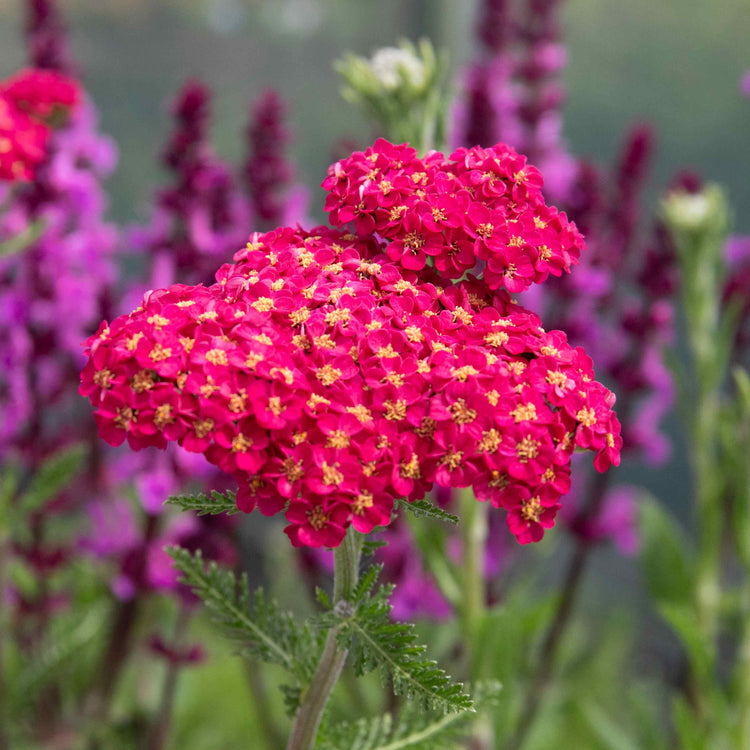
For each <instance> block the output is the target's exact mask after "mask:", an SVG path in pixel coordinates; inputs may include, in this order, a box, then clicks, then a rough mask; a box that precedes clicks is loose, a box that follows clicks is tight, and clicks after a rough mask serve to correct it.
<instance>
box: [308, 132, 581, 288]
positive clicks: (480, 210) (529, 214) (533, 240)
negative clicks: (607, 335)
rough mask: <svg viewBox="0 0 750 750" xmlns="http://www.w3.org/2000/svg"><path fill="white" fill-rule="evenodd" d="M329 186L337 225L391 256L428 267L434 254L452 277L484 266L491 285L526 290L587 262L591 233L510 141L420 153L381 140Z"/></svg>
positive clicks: (332, 172) (336, 173) (338, 168)
mask: <svg viewBox="0 0 750 750" xmlns="http://www.w3.org/2000/svg"><path fill="white" fill-rule="evenodd" d="M323 187H324V188H326V189H327V190H328V191H329V195H328V198H327V199H326V210H327V211H329V212H330V219H331V222H332V223H333V224H336V225H342V224H346V223H348V222H353V223H354V227H355V229H356V231H357V233H358V234H359V235H360V236H369V235H375V234H377V235H378V236H379V237H382V238H384V239H386V240H389V244H388V246H387V248H386V252H387V254H388V257H389V258H390V259H391V260H392V261H395V262H397V263H399V264H400V265H402V266H403V267H404V268H405V269H409V270H414V271H419V270H421V269H422V268H424V267H425V265H426V264H427V259H428V258H431V259H432V263H434V267H435V269H436V270H437V271H438V273H439V275H440V276H441V277H442V278H444V279H457V278H460V277H461V276H463V274H464V273H466V272H467V271H469V270H472V269H475V268H477V267H478V265H479V266H483V271H482V275H483V279H484V281H485V282H486V284H487V285H488V287H489V288H490V289H498V288H500V287H504V288H505V289H507V290H508V291H509V292H520V291H522V290H524V289H526V288H527V287H529V286H530V285H531V284H532V283H534V282H536V283H539V282H542V281H544V280H545V279H546V278H547V276H548V275H549V274H550V273H552V274H553V275H555V276H559V275H560V274H561V273H562V272H563V271H566V272H568V271H570V267H571V265H573V264H575V263H577V262H578V257H579V255H580V253H581V250H582V248H583V238H582V237H581V235H580V233H579V232H578V230H577V229H576V228H575V225H574V224H572V223H571V222H569V221H568V219H567V217H566V216H565V214H564V213H559V212H558V211H557V209H555V208H554V207H550V206H547V205H546V204H545V202H544V198H543V197H542V192H541V187H542V176H541V174H540V173H539V172H538V170H537V169H535V168H534V167H532V166H530V165H528V164H527V163H526V159H525V157H523V156H521V155H520V154H518V153H517V152H516V151H515V150H513V149H512V148H510V147H509V146H505V145H504V144H499V145H497V146H494V147H493V148H489V149H481V148H472V149H465V148H462V149H458V150H457V151H455V152H454V153H453V154H451V156H450V157H449V159H446V158H445V157H444V156H443V154H441V153H439V152H434V151H433V152H430V153H429V154H428V155H427V156H426V157H425V158H423V159H420V158H418V156H417V152H416V150H415V149H413V148H410V147H409V146H406V145H403V146H393V145H391V144H390V143H388V142H387V141H384V140H382V139H380V140H378V141H377V142H376V143H375V145H374V146H373V147H372V148H369V149H367V151H365V152H356V153H354V154H353V155H352V156H351V157H350V158H348V159H345V160H343V161H339V162H337V163H336V164H334V165H333V166H332V167H331V168H330V169H329V173H328V178H327V179H326V180H325V182H324V183H323Z"/></svg>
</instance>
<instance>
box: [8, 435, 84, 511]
mask: <svg viewBox="0 0 750 750" xmlns="http://www.w3.org/2000/svg"><path fill="white" fill-rule="evenodd" d="M87 452H88V450H87V447H86V445H85V444H83V443H78V444H77V445H72V446H69V447H67V448H63V449H62V450H60V451H58V452H57V453H54V454H53V455H51V456H50V457H49V458H48V459H47V460H46V461H45V462H44V463H43V464H42V465H41V467H40V468H39V471H37V473H36V475H35V476H34V477H33V478H32V479H31V482H30V483H29V486H28V487H27V488H26V491H25V492H24V493H23V494H22V495H21V497H20V498H19V499H18V503H17V504H16V508H15V509H16V510H17V511H18V512H19V514H21V515H24V516H25V515H27V514H28V513H32V512H33V511H35V510H37V509H38V508H40V507H41V506H42V505H44V503H46V502H47V501H48V500H51V499H52V498H53V497H55V495H57V494H58V493H59V492H61V491H62V490H63V489H64V488H65V486H66V485H67V484H68V483H69V482H70V481H71V480H72V479H73V478H74V477H75V476H76V474H78V473H79V472H80V470H81V464H82V463H83V460H84V458H86V454H87Z"/></svg>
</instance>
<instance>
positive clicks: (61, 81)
mask: <svg viewBox="0 0 750 750" xmlns="http://www.w3.org/2000/svg"><path fill="white" fill-rule="evenodd" d="M79 99H80V91H79V89H78V84H77V83H75V82H74V81H73V80H71V79H69V78H67V77H66V76H63V75H61V74H60V73H57V72H54V71H49V70H32V69H30V70H23V71H21V72H19V73H16V74H15V75H14V76H13V77H11V78H9V79H6V80H5V81H2V82H0V181H10V182H16V181H19V180H31V179H32V178H33V177H34V172H35V171H36V168H37V167H38V166H39V165H40V164H41V163H42V162H43V161H44V160H45V159H46V158H47V149H48V145H49V140H50V137H51V135H52V127H51V122H52V121H53V120H54V118H55V116H56V115H59V114H63V115H65V114H67V112H68V111H70V110H71V109H73V108H74V107H75V106H76V104H77V103H78V101H79Z"/></svg>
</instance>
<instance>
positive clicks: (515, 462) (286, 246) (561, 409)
mask: <svg viewBox="0 0 750 750" xmlns="http://www.w3.org/2000/svg"><path fill="white" fill-rule="evenodd" d="M390 148H391V149H398V148H401V149H404V148H406V147H390ZM355 157H356V155H355ZM353 158H354V157H353ZM365 158H367V157H366V156H365ZM414 158H415V157H414ZM513 158H516V157H513ZM518 158H519V159H520V157H518ZM434 160H435V161H437V157H434ZM524 166H525V165H524ZM517 168H518V169H522V168H523V167H521V166H518V167H517ZM333 169H334V170H335V167H334V168H333ZM529 174H532V175H533V173H531V172H529ZM394 179H396V178H395V177H394ZM419 179H420V180H422V179H423V178H421V177H420V178H419ZM432 179H434V180H435V181H438V182H440V181H442V178H441V177H440V175H439V174H438V173H437V172H433V174H432ZM408 180H409V182H410V183H411V184H415V183H414V180H413V179H412V178H410V177H409V178H408ZM397 181H398V180H397ZM523 182H524V181H520V182H516V183H514V184H515V186H516V190H515V195H516V196H517V198H516V200H517V201H519V202H520V201H521V200H522V199H523V196H526V195H527V194H528V193H529V187H528V186H526V185H524V184H522V183H523ZM532 182H533V178H530V182H529V185H531V184H532ZM423 185H424V187H425V188H427V189H430V188H432V182H431V181H430V177H428V176H425V178H424V182H423ZM484 187H485V188H486V189H487V190H488V191H489V190H491V189H492V185H491V184H488V185H485V186H484ZM496 189H500V188H499V187H497V186H496ZM512 190H513V189H512V188H511V191H512ZM435 200H438V197H436V198H435ZM483 208H486V206H484V204H482V203H479V205H478V206H475V207H474V210H475V212H481V210H482V209H483ZM547 210H548V211H551V209H547ZM407 218H408V217H403V221H404V222H405V221H406V219H407ZM480 218H481V217H480ZM368 226H369V227H370V231H366V232H361V233H359V234H358V235H355V234H352V233H349V232H347V231H345V230H336V229H329V228H326V227H317V228H315V229H313V230H311V231H309V232H306V231H302V230H300V229H292V228H282V229H278V230H275V231H273V232H269V233H267V234H263V235H260V234H254V235H252V236H251V238H250V242H249V243H248V245H247V248H246V249H244V250H242V251H240V252H238V253H237V254H236V255H235V258H234V261H235V262H234V263H233V264H228V265H225V266H223V267H222V268H221V269H220V270H219V272H218V273H217V276H216V283H215V284H213V285H212V286H210V287H203V286H182V285H175V286H172V287H170V288H169V289H164V290H159V291H155V292H151V293H149V294H147V295H146V297H145V298H144V301H143V304H142V306H141V307H139V308H138V309H137V310H136V311H134V312H133V313H131V314H130V315H125V316H121V317H119V318H117V319H116V320H115V321H113V322H112V324H111V325H107V324H102V326H101V327H100V329H99V331H98V332H97V334H96V335H94V336H93V337H91V339H89V341H88V347H89V349H88V352H89V355H90V359H89V363H88V364H87V366H86V368H85V370H84V372H83V382H82V385H81V393H82V394H83V395H86V396H88V397H89V398H90V399H91V401H92V404H93V405H94V406H95V407H96V411H97V421H98V425H99V431H100V434H101V435H102V437H103V438H104V439H105V440H107V441H108V442H110V443H111V444H113V445H117V444H120V443H122V442H123V441H124V440H126V439H127V441H128V443H129V445H130V446H131V447H132V448H134V449H139V448H142V447H145V446H149V445H155V446H157V447H165V446H166V444H167V442H169V441H176V442H178V443H179V444H180V445H182V446H183V447H184V448H186V449H187V450H190V451H195V452H200V453H204V454H205V456H206V457H207V458H208V460H209V461H210V462H212V463H214V464H215V465H217V466H219V467H220V468H221V469H222V470H223V471H225V472H227V473H228V474H230V475H231V476H232V477H233V478H234V479H235V480H236V482H237V484H238V486H239V492H238V495H237V502H238V506H239V507H240V509H241V510H244V511H247V512H249V511H252V510H254V509H255V508H259V509H260V511H261V512H262V513H264V514H267V515H271V514H275V513H278V512H284V513H285V514H286V518H287V520H288V522H289V525H288V526H287V528H286V532H287V534H288V535H289V537H290V539H291V541H292V543H293V544H294V545H295V546H303V545H306V546H312V547H319V546H329V547H332V546H337V545H338V544H339V543H340V542H341V540H342V538H343V536H344V533H345V531H346V528H347V527H348V526H350V525H353V526H354V527H355V528H356V529H357V530H358V531H360V532H363V533H366V532H369V531H370V530H372V529H373V528H374V527H375V526H379V525H385V524H387V523H388V522H389V521H390V518H391V515H392V511H393V505H394V500H395V499H397V498H402V497H405V498H406V499H407V500H414V499H417V498H421V497H423V496H424V494H425V493H426V492H427V491H428V490H429V489H430V487H431V486H432V485H433V484H434V483H437V484H438V485H440V486H443V487H468V486H473V487H474V489H475V491H476V494H477V497H478V498H479V499H480V500H482V501H491V502H492V503H493V505H495V506H496V507H498V508H505V509H506V510H507V511H508V523H509V526H510V528H511V530H512V531H513V533H514V534H515V535H516V537H517V538H518V539H519V541H521V542H522V543H524V542H529V541H537V540H538V539H540V538H541V537H542V535H543V533H544V529H545V528H548V527H550V526H552V525H553V522H554V517H555V514H556V512H557V510H558V508H559V501H560V497H561V496H562V495H563V494H564V493H565V492H567V491H568V489H569V486H570V478H569V475H570V458H571V455H572V453H573V451H574V449H575V448H576V447H580V448H584V449H590V450H593V451H594V452H595V454H596V457H595V464H596V467H597V468H598V469H599V470H600V471H603V470H605V469H606V468H607V467H608V466H609V465H610V463H615V464H616V463H617V462H618V461H619V449H620V445H621V440H620V437H619V423H618V421H617V419H616V417H615V415H614V413H613V412H612V408H611V407H612V405H613V403H614V395H613V394H612V393H610V392H609V391H608V390H607V389H606V388H604V386H602V385H601V384H599V383H597V382H596V381H595V380H594V376H593V370H592V364H591V361H590V359H589V358H588V357H587V356H586V354H585V353H584V352H583V350H582V349H574V348H572V347H571V346H570V345H569V344H568V343H567V340H566V337H565V334H563V333H562V332H560V331H551V332H546V331H544V329H542V328H541V326H540V321H539V319H538V318H537V317H536V316H535V315H534V314H533V313H530V312H529V311H527V310H524V309H523V308H521V307H520V306H519V305H517V304H515V303H514V302H513V301H512V300H511V299H510V297H509V295H508V293H507V292H506V291H504V290H499V291H498V290H494V289H493V288H491V285H490V284H488V283H486V281H482V280H480V279H478V278H476V277H475V276H472V275H467V276H466V277H465V278H464V279H462V280H461V281H452V280H451V279H450V278H446V276H448V277H450V276H451V275H453V274H446V275H445V276H442V277H441V275H439V274H438V273H437V272H436V271H435V270H434V269H432V268H429V267H427V266H425V267H422V268H420V269H419V271H417V270H415V269H411V268H409V267H408V266H407V265H406V264H404V263H401V262H399V261H400V258H401V256H400V255H398V254H397V253H392V252H391V250H392V247H393V245H394V244H395V243H396V241H397V240H396V239H393V240H392V241H391V242H390V243H388V242H385V241H384V240H383V239H382V237H383V235H382V234H381V235H380V236H376V235H375V233H374V231H373V228H372V227H371V226H370V225H368ZM455 230H456V232H455V237H456V241H460V242H463V243H465V244H467V245H468V246H470V247H471V248H473V247H474V245H473V243H472V240H473V237H472V235H471V234H469V233H468V231H467V230H466V228H465V227H464V226H463V225H461V227H459V226H456V227H455ZM435 234H439V232H438V231H437V230H436V231H435ZM479 236H481V235H479ZM391 255H396V259H395V260H394V259H392V258H391Z"/></svg>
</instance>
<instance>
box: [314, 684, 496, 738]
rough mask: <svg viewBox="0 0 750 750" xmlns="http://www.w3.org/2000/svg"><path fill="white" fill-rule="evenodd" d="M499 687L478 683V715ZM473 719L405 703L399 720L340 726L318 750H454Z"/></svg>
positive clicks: (380, 718) (385, 716)
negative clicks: (344, 749) (426, 709)
mask: <svg viewBox="0 0 750 750" xmlns="http://www.w3.org/2000/svg"><path fill="white" fill-rule="evenodd" d="M499 692H500V683H498V682H494V681H489V682H485V683H479V684H477V686H476V689H475V690H474V691H473V694H472V699H473V701H474V706H475V707H476V709H477V711H482V710H484V709H485V708H487V707H488V706H490V705H491V704H493V703H494V702H495V699H496V697H497V695H498V693H499ZM475 718H476V714H475V713H474V712H473V711H461V712H459V713H455V712H454V713H448V714H446V713H444V712H442V711H423V710H420V707H419V705H418V704H416V703H415V702H409V703H406V704H405V706H404V709H403V710H402V711H401V713H400V715H399V716H398V718H397V719H396V718H394V717H393V716H392V715H391V714H389V713H386V714H383V715H382V716H377V717H374V718H371V719H360V720H359V721H356V722H351V723H349V722H339V723H337V724H336V726H334V727H331V728H330V729H329V730H328V732H327V734H326V736H325V737H322V738H321V739H320V740H319V741H318V743H317V745H316V748H319V750H341V748H346V749H347V750H455V749H456V748H458V747H462V740H464V739H465V738H466V736H467V733H468V731H469V730H470V729H471V724H472V722H473V721H474V719H475Z"/></svg>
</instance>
